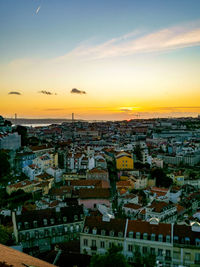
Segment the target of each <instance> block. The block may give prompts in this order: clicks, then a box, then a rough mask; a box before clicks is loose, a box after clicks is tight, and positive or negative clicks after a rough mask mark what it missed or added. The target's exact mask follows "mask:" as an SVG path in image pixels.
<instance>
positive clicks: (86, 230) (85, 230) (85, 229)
mask: <svg viewBox="0 0 200 267" xmlns="http://www.w3.org/2000/svg"><path fill="white" fill-rule="evenodd" d="M88 232H89V228H88V227H87V226H86V227H85V228H84V233H86V234H87V233H88Z"/></svg>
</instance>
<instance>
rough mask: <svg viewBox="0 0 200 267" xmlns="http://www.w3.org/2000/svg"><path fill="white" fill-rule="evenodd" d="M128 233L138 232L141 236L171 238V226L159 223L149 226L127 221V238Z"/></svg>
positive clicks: (144, 223) (142, 222) (146, 223)
mask: <svg viewBox="0 0 200 267" xmlns="http://www.w3.org/2000/svg"><path fill="white" fill-rule="evenodd" d="M129 232H134V233H137V232H140V233H141V234H143V233H147V234H149V235H151V234H155V235H159V234H162V235H163V236H166V235H170V236H171V224H166V223H159V224H150V223H149V222H144V221H136V220H129V221H128V228H127V236H128V233H129Z"/></svg>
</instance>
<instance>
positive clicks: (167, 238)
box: [166, 235, 171, 243]
mask: <svg viewBox="0 0 200 267" xmlns="http://www.w3.org/2000/svg"><path fill="white" fill-rule="evenodd" d="M170 239H171V238H170V235H167V236H166V242H167V243H170Z"/></svg>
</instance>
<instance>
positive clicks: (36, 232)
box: [35, 231, 39, 239]
mask: <svg viewBox="0 0 200 267" xmlns="http://www.w3.org/2000/svg"><path fill="white" fill-rule="evenodd" d="M38 238H39V232H38V231H35V239H38Z"/></svg>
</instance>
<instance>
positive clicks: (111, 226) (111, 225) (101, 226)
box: [84, 216, 126, 235]
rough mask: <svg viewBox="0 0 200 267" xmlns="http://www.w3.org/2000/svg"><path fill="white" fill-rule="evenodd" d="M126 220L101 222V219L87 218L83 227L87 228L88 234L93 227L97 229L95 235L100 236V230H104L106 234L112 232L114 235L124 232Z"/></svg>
mask: <svg viewBox="0 0 200 267" xmlns="http://www.w3.org/2000/svg"><path fill="white" fill-rule="evenodd" d="M125 225H126V220H125V219H111V220H110V221H109V222H105V221H103V220H102V217H96V216H95V217H93V216H89V217H86V218H85V225H84V227H88V228H89V232H90V233H91V232H92V229H93V228H94V227H95V228H96V229H97V234H100V231H101V230H105V231H106V232H107V234H108V232H109V231H114V234H115V235H116V234H118V233H119V232H122V233H123V234H124V231H125Z"/></svg>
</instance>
